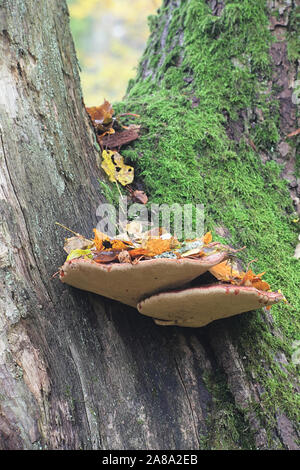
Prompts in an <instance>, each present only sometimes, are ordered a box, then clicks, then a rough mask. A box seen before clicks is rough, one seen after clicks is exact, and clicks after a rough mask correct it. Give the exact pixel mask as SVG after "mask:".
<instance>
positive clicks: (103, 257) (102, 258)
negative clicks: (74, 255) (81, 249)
mask: <svg viewBox="0 0 300 470" xmlns="http://www.w3.org/2000/svg"><path fill="white" fill-rule="evenodd" d="M118 255H119V253H118V252H116V251H102V252H101V253H97V254H95V255H94V257H93V261H96V263H111V262H112V261H114V260H116V259H117V258H118Z"/></svg>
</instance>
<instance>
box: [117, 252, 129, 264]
mask: <svg viewBox="0 0 300 470" xmlns="http://www.w3.org/2000/svg"><path fill="white" fill-rule="evenodd" d="M118 260H119V262H120V263H131V257H130V254H129V252H128V251H126V250H123V251H121V252H120V253H119V254H118Z"/></svg>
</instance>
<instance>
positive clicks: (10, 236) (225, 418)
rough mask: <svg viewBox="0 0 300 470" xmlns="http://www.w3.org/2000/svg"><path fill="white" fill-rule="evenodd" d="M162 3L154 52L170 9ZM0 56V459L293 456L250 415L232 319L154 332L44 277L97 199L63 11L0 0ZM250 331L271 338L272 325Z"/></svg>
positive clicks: (51, 1) (85, 228)
mask: <svg viewBox="0 0 300 470" xmlns="http://www.w3.org/2000/svg"><path fill="white" fill-rule="evenodd" d="M209 3H211V4H212V5H211V7H212V8H213V9H214V12H215V14H217V15H221V13H222V8H223V6H224V5H223V4H224V2H209ZM165 4H166V5H165V6H168V7H170V8H168V9H167V11H166V17H165V18H164V28H163V30H162V33H161V36H160V38H159V44H160V46H159V47H160V48H161V49H162V51H163V54H167V52H168V51H167V50H165V47H166V41H165V40H166V36H167V34H168V25H169V24H170V20H171V15H172V11H173V9H174V8H175V7H177V8H179V7H180V2H179V1H177V2H175V1H173V0H172V1H170V2H167V1H166V2H165ZM172 5H173V6H174V8H173V7H172ZM168 15H169V16H168ZM156 41H157V37H156V36H155V34H154V35H153V36H152V38H151V39H150V43H149V44H150V46H149V47H150V49H151V47H153V48H154V50H155V44H156ZM151 44H152V45H151ZM175 44H176V45H178V44H179V46H180V47H183V31H182V29H180V28H179V30H178V32H177V33H176V34H175V35H174V43H173V45H171V47H173V46H174V47H175ZM168 47H170V46H168ZM0 48H1V54H0V61H1V62H0V64H1V69H0V113H1V114H0V116H1V123H0V125H1V127H0V139H1V140H0V166H1V173H0V176H1V186H0V188H1V193H0V194H1V197H0V208H1V212H0V214H1V233H0V266H1V273H0V281H1V284H0V286H1V291H0V306H1V307H0V322H1V323H0V326H1V335H0V449H199V448H200V449H201V448H209V449H212V448H230V449H238V448H258V449H263V448H285V449H295V448H297V437H298V436H297V432H296V428H295V424H294V423H293V422H292V421H291V420H290V419H288V418H287V416H286V415H285V413H284V412H283V411H282V410H281V409H280V406H279V408H278V409H277V410H276V414H275V410H274V416H271V418H272V425H271V426H270V423H268V424H267V423H266V421H267V417H269V416H264V415H263V410H261V411H262V412H261V413H260V414H257V412H256V411H257V409H258V408H261V407H262V405H261V403H262V396H263V392H264V390H263V389H261V387H260V384H259V377H257V376H255V374H254V372H252V375H251V373H249V371H248V370H247V368H246V366H245V363H246V362H247V350H245V346H244V345H241V344H239V341H238V338H239V334H240V332H241V330H242V329H243V328H245V326H243V322H242V320H239V319H233V320H231V319H229V320H226V321H220V322H215V323H213V324H211V325H209V326H207V327H205V328H201V329H184V328H175V327H170V328H163V327H159V326H156V325H155V324H154V323H153V322H152V320H151V319H149V318H143V317H142V316H141V315H139V314H138V313H137V311H136V310H135V309H129V308H127V307H125V306H123V305H120V304H118V303H117V302H112V301H109V300H106V299H103V298H101V297H99V296H95V295H91V294H87V293H85V292H81V291H78V290H76V289H72V288H69V287H67V286H64V285H62V284H60V283H59V282H58V281H57V280H55V279H54V280H53V279H51V276H52V274H53V273H54V272H55V271H56V270H57V267H58V266H60V265H61V264H62V263H63V261H64V254H63V251H62V244H63V243H62V238H63V235H64V234H63V233H62V231H61V229H60V228H58V227H57V226H55V222H56V221H59V222H62V223H63V224H65V225H67V226H69V227H70V228H72V229H73V230H75V231H77V232H80V233H82V234H84V235H86V236H88V235H89V234H90V233H91V229H92V227H94V226H95V223H96V217H95V213H96V208H97V206H98V204H99V202H100V196H99V195H100V191H99V190H98V182H97V179H98V178H99V170H98V169H97V167H96V150H95V147H94V141H95V138H94V135H93V132H92V130H91V128H90V124H89V121H88V118H87V115H86V112H85V110H84V106H83V101H82V97H81V91H80V83H79V78H78V70H77V62H76V57H75V53H74V46H73V42H72V39H71V35H70V31H69V25H68V14H67V8H66V4H65V1H62V0H45V1H43V2H40V4H39V8H38V10H37V8H36V2H35V1H33V0H26V1H24V0H16V1H14V2H9V1H6V0H1V1H0ZM181 60H182V58H181V56H180V55H179V56H178V61H179V63H180V61H181ZM163 61H164V56H162V59H161V63H162V62H163ZM160 65H161V64H160V63H158V64H157V67H156V69H155V70H154V69H153V68H151V66H150V62H147V61H145V62H144V63H143V64H142V77H144V78H145V77H147V76H149V74H152V76H153V79H154V78H155V76H156V74H157V73H158V72H159V67H160ZM291 125H292V124H291ZM285 131H286V129H285ZM263 325H264V327H265V328H266V329H267V330H268V332H269V334H270V335H273V336H276V335H278V334H279V333H278V331H277V330H276V328H275V327H274V326H273V323H272V318H271V316H267V317H266V316H264V317H263ZM279 362H280V363H281V364H284V363H285V358H284V356H283V357H281V358H279ZM266 367H267V365H266ZM270 374H272V372H271V371H270ZM286 380H290V378H288V379H286ZM253 405H254V406H253ZM268 413H269V412H268ZM270 433H271V436H270Z"/></svg>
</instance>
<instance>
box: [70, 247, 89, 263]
mask: <svg viewBox="0 0 300 470" xmlns="http://www.w3.org/2000/svg"><path fill="white" fill-rule="evenodd" d="M82 256H83V257H84V258H85V259H86V258H92V257H93V255H92V253H91V250H90V249H88V250H79V249H77V250H72V251H71V252H70V254H69V255H68V256H67V260H66V261H71V259H76V258H81V257H82Z"/></svg>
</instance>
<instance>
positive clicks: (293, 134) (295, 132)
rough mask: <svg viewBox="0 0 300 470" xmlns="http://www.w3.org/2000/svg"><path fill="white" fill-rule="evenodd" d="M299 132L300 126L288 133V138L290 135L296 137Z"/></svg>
mask: <svg viewBox="0 0 300 470" xmlns="http://www.w3.org/2000/svg"><path fill="white" fill-rule="evenodd" d="M299 134H300V128H299V129H296V130H295V131H293V132H291V133H290V134H288V135H287V136H286V138H287V139H289V138H290V137H295V136H296V135H299Z"/></svg>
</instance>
